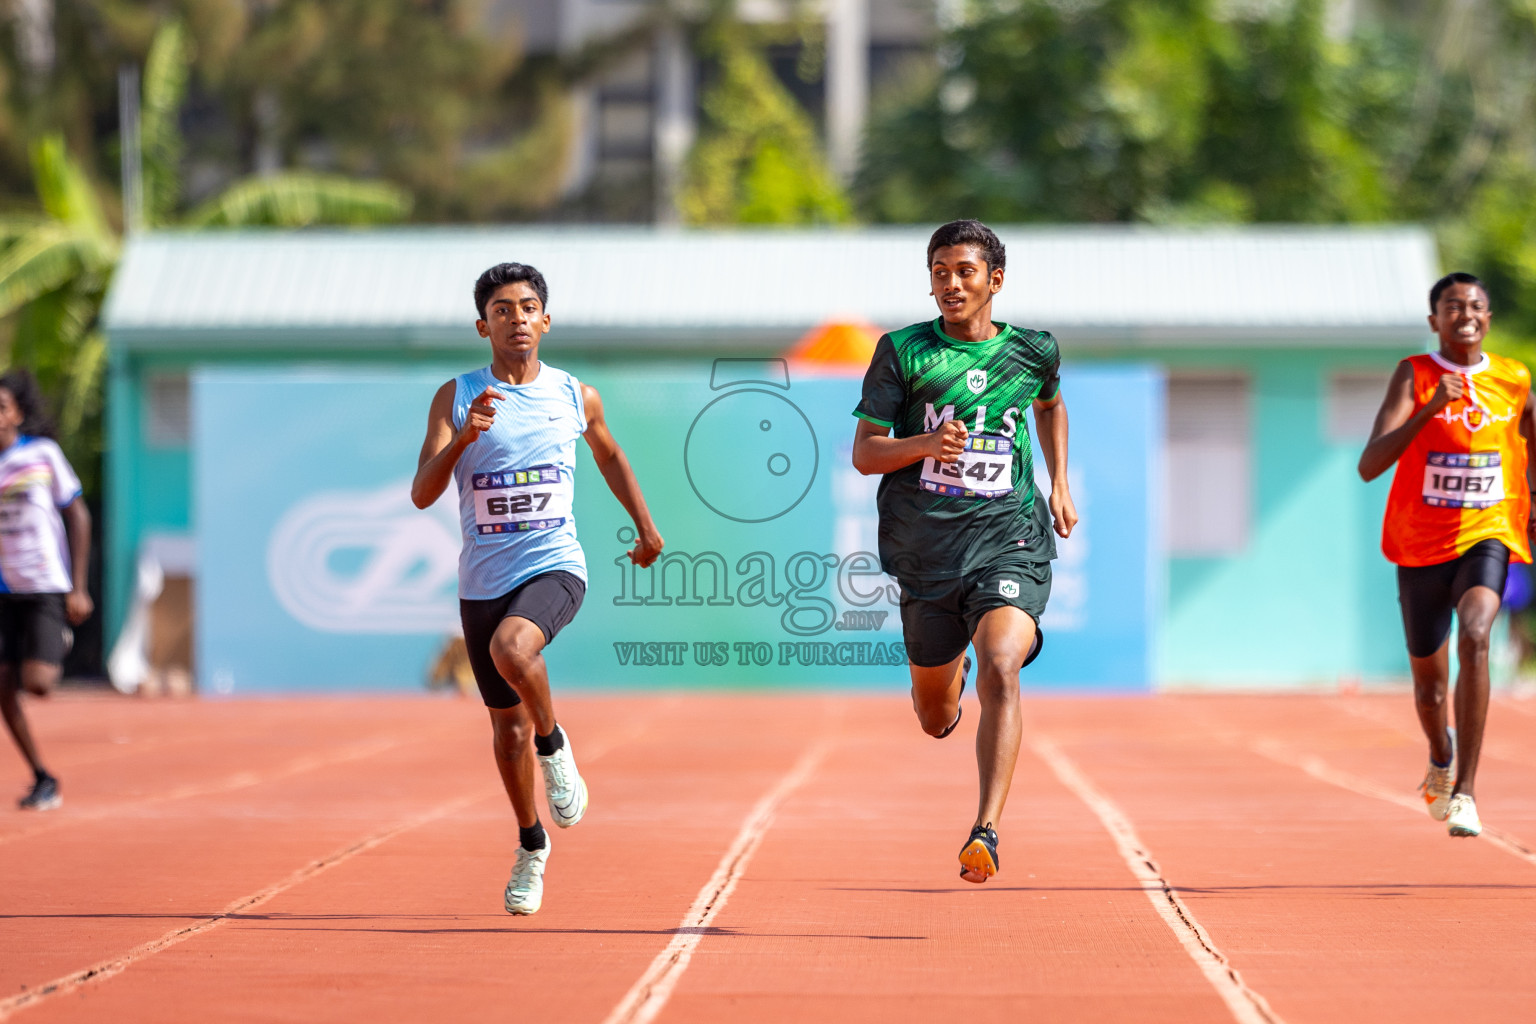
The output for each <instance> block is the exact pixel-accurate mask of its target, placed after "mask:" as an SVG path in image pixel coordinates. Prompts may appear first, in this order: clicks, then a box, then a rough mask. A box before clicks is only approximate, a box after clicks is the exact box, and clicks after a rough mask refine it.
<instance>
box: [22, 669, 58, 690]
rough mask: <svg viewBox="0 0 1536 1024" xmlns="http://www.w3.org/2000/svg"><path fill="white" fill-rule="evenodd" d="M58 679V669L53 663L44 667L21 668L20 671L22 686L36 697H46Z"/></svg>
mask: <svg viewBox="0 0 1536 1024" xmlns="http://www.w3.org/2000/svg"><path fill="white" fill-rule="evenodd" d="M58 681H59V669H58V667H57V666H53V665H50V666H48V667H46V668H38V669H23V670H22V673H21V685H22V688H23V689H25V690H26V691H27V692H28V693H30V694H32V695H34V696H37V697H46V696H48V694H50V693H52V692H53V688H54V686H55V685H57V684H58Z"/></svg>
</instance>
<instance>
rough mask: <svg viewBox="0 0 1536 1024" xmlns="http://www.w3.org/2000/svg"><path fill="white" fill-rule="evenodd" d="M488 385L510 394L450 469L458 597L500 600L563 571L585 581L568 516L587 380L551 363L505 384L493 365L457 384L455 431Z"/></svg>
mask: <svg viewBox="0 0 1536 1024" xmlns="http://www.w3.org/2000/svg"><path fill="white" fill-rule="evenodd" d="M488 387H489V388H494V389H495V390H496V391H497V392H499V393H500V394H501V395H502V396H503V398H502V400H501V401H500V402H498V403H496V419H495V421H494V422H493V423H492V424H491V427H490V429H489V430H486V431H485V432H483V433H482V434H481V435H480V439H479V440H478V441H476V442H475V443H474V444H472V445H470V446H469V447H468V448H467V449H465V451H464V454H463V455H461V456H460V457H459V461H458V464H457V465H455V466H454V467H453V476H454V480H455V481H457V483H458V485H459V525H460V527H461V529H462V530H463V532H464V549H463V551H461V552H460V554H459V597H461V598H467V599H470V600H489V599H490V598H494V597H500V596H501V595H503V594H506V593H510V592H511V591H513V590H515V589H516V588H517V587H518V586H519V585H521V584H522V583H524V582H526V581H528V580H531V579H533V578H534V577H535V576H538V575H541V574H542V573H546V572H554V571H555V570H557V569H563V570H564V571H566V572H569V573H571V574H572V575H574V576H577V577H579V578H580V579H581V580H582V581H583V582H586V579H587V561H586V558H585V556H584V555H583V554H582V551H581V545H580V544H579V543H577V540H576V520H575V518H574V516H572V514H571V505H572V501H573V499H574V497H575V473H576V440H577V439H578V438H579V437H581V435H582V434H584V433H586V430H587V415H586V409H585V404H584V403H583V402H582V398H581V384H580V383H579V382H578V381H577V380H576V378H575V377H572V376H571V375H570V374H568V373H566V372H565V371H564V370H557V369H555V368H554V367H553V366H550V365H549V364H548V363H544V364H542V365H540V367H539V375H538V376H537V377H535V378H534V379H533V380H532V381H531V382H529V383H527V384H508V383H507V382H505V381H502V380H498V379H497V378H496V376H495V375H494V374H493V373H492V372H491V368H490V367H489V366H486V367H482V368H481V369H479V370H475V371H473V372H471V373H466V374H462V375H460V376H459V377H457V378H455V380H454V399H453V426H454V429H455V430H457V429H459V428H461V427H463V426H464V419H465V417H466V416H468V415H469V407H470V405H471V404H473V402H474V401H475V399H476V398H479V397H480V395H481V394H482V393H483V392H484V391H485V389H486V388H488ZM530 473H533V474H536V476H537V479H536V480H534V481H529V479H528V477H529V475H530ZM519 474H521V476H522V482H521V483H519V480H518V477H519ZM551 477H552V478H553V479H548V478H551Z"/></svg>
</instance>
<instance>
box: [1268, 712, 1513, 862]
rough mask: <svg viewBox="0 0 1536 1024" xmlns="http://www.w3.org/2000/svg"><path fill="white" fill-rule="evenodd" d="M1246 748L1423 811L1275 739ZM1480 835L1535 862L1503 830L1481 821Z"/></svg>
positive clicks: (1414, 801)
mask: <svg viewBox="0 0 1536 1024" xmlns="http://www.w3.org/2000/svg"><path fill="white" fill-rule="evenodd" d="M1248 749H1249V750H1251V751H1253V752H1254V753H1255V754H1258V755H1259V756H1260V757H1263V758H1267V759H1268V760H1270V761H1274V762H1275V763H1276V764H1283V765H1285V766H1287V767H1289V768H1298V769H1300V770H1301V771H1304V772H1306V773H1307V774H1308V775H1310V776H1312V777H1313V778H1314V779H1317V780H1318V781H1320V782H1326V783H1328V784H1329V785H1333V786H1337V787H1339V788H1340V789H1345V790H1348V791H1349V792H1351V793H1354V794H1355V795H1357V796H1366V797H1371V798H1373V799H1376V800H1384V801H1386V802H1387V803H1389V804H1396V805H1397V806H1399V807H1402V808H1404V809H1406V810H1409V811H1412V812H1413V813H1414V814H1420V815H1421V814H1424V801H1423V800H1422V799H1420V798H1418V797H1416V796H1408V795H1407V794H1406V793H1399V792H1398V791H1397V790H1395V789H1391V788H1389V787H1387V786H1383V785H1381V784H1380V783H1378V782H1374V781H1372V780H1371V779H1368V778H1366V777H1365V776H1363V775H1356V774H1355V773H1354V772H1351V771H1346V770H1344V769H1343V768H1335V767H1334V766H1333V765H1330V764H1329V763H1328V762H1327V761H1324V760H1323V759H1322V758H1320V757H1318V756H1316V755H1315V754H1303V753H1300V752H1299V751H1296V750H1294V749H1292V748H1290V747H1288V746H1286V745H1285V744H1283V743H1281V742H1279V741H1278V740H1273V739H1268V738H1259V739H1255V740H1250V741H1249V743H1248ZM1431 820H1433V819H1431ZM1481 838H1483V839H1486V840H1487V841H1488V842H1490V843H1492V844H1493V845H1494V846H1496V847H1498V848H1499V849H1501V850H1503V851H1504V852H1505V853H1507V854H1509V855H1511V856H1513V857H1519V858H1520V859H1521V860H1523V861H1525V862H1526V863H1528V864H1533V865H1536V850H1532V849H1531V848H1530V847H1529V846H1527V845H1525V843H1523V842H1521V841H1520V840H1519V839H1518V838H1516V837H1515V836H1513V835H1511V834H1510V833H1508V832H1505V831H1504V830H1503V829H1498V828H1494V827H1493V826H1491V825H1488V824H1484V825H1483V834H1482V836H1481Z"/></svg>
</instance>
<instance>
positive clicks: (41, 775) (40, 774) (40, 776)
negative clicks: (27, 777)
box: [32, 768, 59, 782]
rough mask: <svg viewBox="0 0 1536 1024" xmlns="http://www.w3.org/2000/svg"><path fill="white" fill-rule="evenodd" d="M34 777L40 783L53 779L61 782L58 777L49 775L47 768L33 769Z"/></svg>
mask: <svg viewBox="0 0 1536 1024" xmlns="http://www.w3.org/2000/svg"><path fill="white" fill-rule="evenodd" d="M32 777H33V778H34V779H36V780H37V781H38V782H42V781H43V780H44V779H53V781H55V782H57V781H59V780H58V778H57V777H56V776H53V775H49V774H48V769H46V768H33V769H32Z"/></svg>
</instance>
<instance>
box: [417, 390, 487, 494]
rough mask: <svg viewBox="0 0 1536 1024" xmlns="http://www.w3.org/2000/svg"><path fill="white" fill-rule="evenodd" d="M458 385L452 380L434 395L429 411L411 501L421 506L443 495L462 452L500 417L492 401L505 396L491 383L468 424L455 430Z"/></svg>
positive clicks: (475, 403) (473, 407)
mask: <svg viewBox="0 0 1536 1024" xmlns="http://www.w3.org/2000/svg"><path fill="white" fill-rule="evenodd" d="M454 388H455V385H454V382H453V381H449V382H448V383H446V384H444V385H443V386H442V387H440V388H438V389H437V394H435V395H433V396H432V408H431V410H430V411H429V412H428V413H427V439H426V440H425V441H423V442H422V444H421V457H420V458H418V459H417V460H416V478H415V479H414V480H412V481H411V503H412V504H414V505H415V506H416V507H417V508H426V507H427V506H428V505H431V504H432V503H433V502H434V501H436V500H437V499H438V498H441V497H442V496H443V492H444V491H445V490H447V489H448V484H449V482H450V481H451V480H453V467H454V466H455V465H456V464H457V463H458V461H459V456H460V455H463V454H464V449H465V448H468V447H469V446H470V445H472V444H474V443H475V441H476V440H477V439H479V437H480V433H481V431H484V430H489V429H490V426H491V424H492V423H493V422H495V420H496V407H495V406H494V405H493V404H492V403H493V402H497V401H500V400H501V397H502V396H501V393H500V392H498V391H497V390H496V389H495V388H489V387H488V388H486V389H485V390H484V391H482V392H481V393H480V395H479V397H477V398H476V399H475V401H474V404H473V405H471V406H470V407H469V415H468V416H466V417H464V426H463V427H461V428H460V429H458V430H454V429H453V396H454Z"/></svg>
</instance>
